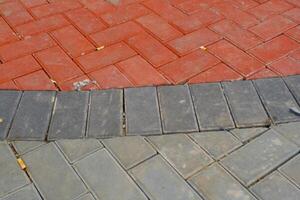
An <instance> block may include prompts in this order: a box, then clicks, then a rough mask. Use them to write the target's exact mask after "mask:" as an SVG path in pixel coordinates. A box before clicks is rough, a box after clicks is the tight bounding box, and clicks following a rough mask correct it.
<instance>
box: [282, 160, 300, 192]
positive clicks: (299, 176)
mask: <svg viewBox="0 0 300 200" xmlns="http://www.w3.org/2000/svg"><path fill="white" fill-rule="evenodd" d="M299 169H300V154H298V155H297V156H296V157H294V158H293V159H291V160H290V161H289V162H287V163H286V164H284V165H283V166H282V167H280V168H279V170H280V171H281V172H282V173H283V174H285V175H286V176H287V177H288V178H289V179H290V180H291V181H292V182H294V183H295V184H297V185H298V187H299V186H300V173H299Z"/></svg>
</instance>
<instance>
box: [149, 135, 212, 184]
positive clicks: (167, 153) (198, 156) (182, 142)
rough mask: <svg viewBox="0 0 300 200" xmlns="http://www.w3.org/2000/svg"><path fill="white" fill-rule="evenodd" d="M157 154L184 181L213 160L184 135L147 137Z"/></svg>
mask: <svg viewBox="0 0 300 200" xmlns="http://www.w3.org/2000/svg"><path fill="white" fill-rule="evenodd" d="M148 139H149V140H150V142H151V143H152V144H153V145H154V146H155V147H156V148H157V150H158V151H159V153H160V154H161V155H162V156H163V157H164V158H165V159H166V160H167V161H168V162H169V163H170V164H171V165H172V166H173V167H174V168H175V169H176V170H177V171H178V172H179V173H180V175H181V176H183V177H184V178H185V179H186V178H188V177H189V176H191V175H193V174H194V173H196V172H197V171H199V170H201V169H202V168H204V167H205V166H207V165H209V164H210V163H212V162H213V159H212V158H210V157H209V156H208V154H207V153H206V152H205V151H204V150H202V149H201V148H200V147H199V146H198V145H196V144H195V143H194V142H193V141H192V140H191V139H190V138H189V137H188V136H186V135H184V134H173V135H164V136H152V137H148Z"/></svg>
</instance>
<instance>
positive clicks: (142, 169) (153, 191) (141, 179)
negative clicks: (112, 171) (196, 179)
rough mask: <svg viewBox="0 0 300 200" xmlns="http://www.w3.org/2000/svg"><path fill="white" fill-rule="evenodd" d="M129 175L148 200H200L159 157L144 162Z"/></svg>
mask: <svg viewBox="0 0 300 200" xmlns="http://www.w3.org/2000/svg"><path fill="white" fill-rule="evenodd" d="M129 173H130V174H131V175H132V176H133V177H134V179H135V180H136V182H137V183H138V184H139V186H140V187H141V188H142V190H143V191H144V192H145V193H146V195H147V196H148V197H150V199H163V200H169V199H170V200H201V199H202V198H201V197H200V196H198V194H197V193H196V192H195V191H194V190H193V189H192V188H191V187H190V186H189V185H188V184H187V183H186V182H185V181H184V179H183V178H181V177H180V176H179V175H178V174H177V173H176V171H175V170H174V169H173V168H172V167H171V166H170V165H168V164H167V163H166V162H165V161H164V160H163V158H161V157H160V156H155V157H153V158H151V159H149V160H147V161H145V162H144V163H142V164H140V165H138V166H137V167H135V168H133V169H131V170H130V172H129Z"/></svg>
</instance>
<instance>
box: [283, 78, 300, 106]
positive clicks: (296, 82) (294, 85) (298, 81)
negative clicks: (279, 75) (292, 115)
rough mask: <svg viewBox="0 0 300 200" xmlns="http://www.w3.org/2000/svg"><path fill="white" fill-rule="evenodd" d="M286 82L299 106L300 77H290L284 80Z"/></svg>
mask: <svg viewBox="0 0 300 200" xmlns="http://www.w3.org/2000/svg"><path fill="white" fill-rule="evenodd" d="M284 81H285V82H286V84H287V86H288V88H289V89H290V90H291V92H292V94H293V95H294V97H295V99H296V100H297V102H298V104H300V76H299V75H297V76H288V77H285V78H284Z"/></svg>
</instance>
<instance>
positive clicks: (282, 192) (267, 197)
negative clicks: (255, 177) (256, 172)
mask: <svg viewBox="0 0 300 200" xmlns="http://www.w3.org/2000/svg"><path fill="white" fill-rule="evenodd" d="M251 191H252V192H253V193H254V194H255V195H256V196H257V197H258V199H261V200H282V199H284V200H298V199H299V198H300V189H298V188H297V187H296V186H295V185H294V184H292V183H291V182H290V181H289V180H288V179H286V178H285V177H284V176H282V175H281V174H280V173H279V172H277V171H275V172H273V173H272V174H271V175H269V176H267V177H265V178H264V179H263V180H261V181H259V182H258V183H256V184H255V185H254V186H253V187H251Z"/></svg>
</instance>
